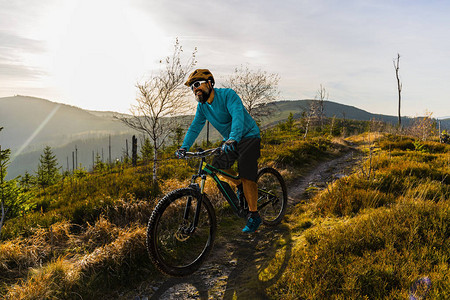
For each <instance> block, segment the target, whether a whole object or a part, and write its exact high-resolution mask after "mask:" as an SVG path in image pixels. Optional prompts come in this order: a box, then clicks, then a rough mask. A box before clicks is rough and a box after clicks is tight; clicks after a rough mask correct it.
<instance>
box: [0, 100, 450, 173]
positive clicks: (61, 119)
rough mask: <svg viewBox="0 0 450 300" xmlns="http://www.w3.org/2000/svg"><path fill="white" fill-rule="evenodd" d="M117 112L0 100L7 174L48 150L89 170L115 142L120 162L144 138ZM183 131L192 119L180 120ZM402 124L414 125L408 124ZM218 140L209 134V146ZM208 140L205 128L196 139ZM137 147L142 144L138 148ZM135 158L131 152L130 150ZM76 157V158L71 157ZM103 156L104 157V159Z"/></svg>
mask: <svg viewBox="0 0 450 300" xmlns="http://www.w3.org/2000/svg"><path fill="white" fill-rule="evenodd" d="M311 101H312V100H294V101H279V102H274V103H273V104H271V105H272V106H273V111H274V113H273V114H272V115H271V116H270V117H269V118H267V119H265V120H264V121H263V124H262V126H270V125H271V124H275V123H278V122H280V121H283V120H285V119H286V118H287V117H288V115H289V114H290V113H291V112H292V113H293V114H294V116H295V117H300V116H301V113H302V111H304V110H306V109H307V107H308V105H309V103H310V102H311ZM324 107H325V115H326V116H327V117H333V116H336V117H337V118H346V119H355V120H372V119H374V118H375V119H377V120H382V121H385V122H390V123H393V124H395V123H396V122H397V117H394V116H386V115H380V114H372V113H369V112H366V111H364V110H361V109H358V108H356V107H353V106H348V105H343V104H339V103H335V102H331V101H325V106H324ZM115 115H119V114H118V113H115V112H101V111H89V110H84V109H81V108H78V107H74V106H70V105H66V104H61V103H56V102H51V101H49V100H46V99H40V98H34V97H27V96H14V97H6V98H0V127H4V128H3V130H2V131H1V132H0V145H1V147H2V149H5V148H10V149H11V150H12V157H13V159H12V163H11V165H10V166H9V168H8V177H9V178H12V177H15V176H18V175H21V174H23V173H24V172H25V171H28V172H30V173H34V171H35V170H37V165H38V162H39V156H40V155H41V154H42V151H43V149H44V147H45V146H46V145H48V146H51V147H52V149H53V151H54V153H55V154H56V156H57V158H58V161H59V164H60V166H62V169H63V170H66V169H72V168H73V161H72V155H74V154H75V153H76V154H77V158H78V160H77V161H78V165H79V164H82V165H83V166H84V167H85V168H87V169H89V168H91V167H92V164H93V162H92V161H93V157H92V156H93V155H94V156H96V155H97V154H98V155H99V156H100V157H102V156H103V160H104V161H107V160H108V159H109V143H110V142H109V140H110V139H111V159H112V160H116V159H120V158H121V157H122V156H123V154H124V151H125V149H126V141H127V140H128V143H129V149H131V137H132V135H137V136H139V139H140V140H141V141H142V140H143V137H142V134H140V133H138V132H136V131H135V130H132V129H130V128H129V127H127V126H125V125H124V124H123V123H122V122H120V121H118V120H116V119H114V116H115ZM182 118H183V119H184V120H183V123H184V124H185V128H187V127H188V125H189V124H190V122H191V121H192V118H193V116H186V117H182ZM402 120H404V124H407V123H408V122H410V121H411V120H412V119H409V118H404V119H402ZM441 127H442V128H447V129H449V128H450V119H445V120H441ZM219 138H220V136H219V134H218V133H217V131H215V129H213V128H211V135H210V139H211V140H217V139H219ZM202 140H206V126H205V128H204V129H203V132H202V133H201V135H200V136H199V138H198V139H197V141H199V142H201V141H202ZM138 144H139V143H138ZM129 151H130V152H131V150H129ZM72 152H73V153H74V154H72ZM102 153H103V155H102Z"/></svg>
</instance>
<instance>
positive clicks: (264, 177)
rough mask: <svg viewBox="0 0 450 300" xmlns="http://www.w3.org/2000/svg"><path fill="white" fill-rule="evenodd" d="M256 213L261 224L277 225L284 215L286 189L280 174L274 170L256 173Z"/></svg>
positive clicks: (286, 200)
mask: <svg viewBox="0 0 450 300" xmlns="http://www.w3.org/2000/svg"><path fill="white" fill-rule="evenodd" d="M257 183H258V211H259V214H260V215H261V218H262V220H263V223H264V224H266V225H271V226H273V225H278V224H280V222H281V219H283V217H284V215H285V213H286V207H287V202H288V198H287V189H286V183H285V182H284V179H283V177H282V176H281V174H280V173H279V172H278V171H277V170H275V169H274V168H270V167H267V168H263V169H261V170H259V172H258V179H257Z"/></svg>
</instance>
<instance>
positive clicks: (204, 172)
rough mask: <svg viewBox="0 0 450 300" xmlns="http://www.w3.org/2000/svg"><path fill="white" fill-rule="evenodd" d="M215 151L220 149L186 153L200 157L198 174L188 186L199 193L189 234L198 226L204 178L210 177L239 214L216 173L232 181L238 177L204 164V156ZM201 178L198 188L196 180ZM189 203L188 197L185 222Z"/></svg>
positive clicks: (190, 200) (186, 216)
mask: <svg viewBox="0 0 450 300" xmlns="http://www.w3.org/2000/svg"><path fill="white" fill-rule="evenodd" d="M217 151H220V148H215V149H211V150H206V151H203V152H200V154H199V153H198V152H197V153H193V152H187V153H186V154H187V155H192V157H200V163H199V167H198V172H197V174H195V175H193V176H192V179H191V184H190V185H189V186H190V187H193V188H195V189H197V190H199V191H200V194H201V198H200V199H201V200H200V201H198V202H197V207H196V208H195V215H194V222H193V223H192V224H191V226H190V228H189V230H188V231H189V233H193V232H194V231H195V228H196V227H197V225H198V220H199V216H200V209H201V204H202V201H203V197H204V195H205V182H206V178H207V177H208V176H210V177H211V178H212V179H213V180H214V182H215V183H216V186H217V188H218V189H219V190H220V191H221V192H222V193H223V195H227V197H225V199H226V200H227V202H228V203H229V204H230V206H231V207H232V208H233V210H234V211H235V212H236V213H238V212H239V207H236V205H235V204H234V203H233V201H231V196H230V195H229V193H228V192H227V191H226V189H225V188H224V186H223V185H222V182H221V180H220V179H219V177H218V176H217V173H218V174H220V175H223V176H225V177H228V178H232V179H239V178H240V177H239V176H234V175H231V174H229V173H227V172H224V171H222V170H220V169H217V168H215V167H214V166H212V165H210V164H208V163H206V156H208V155H210V154H213V153H215V152H217ZM199 177H200V178H201V181H200V186H198V184H197V183H196V180H197V178H199ZM191 202H192V199H191V198H190V197H189V198H188V200H187V202H186V207H185V210H184V219H185V220H186V221H187V220H189V211H190V208H191Z"/></svg>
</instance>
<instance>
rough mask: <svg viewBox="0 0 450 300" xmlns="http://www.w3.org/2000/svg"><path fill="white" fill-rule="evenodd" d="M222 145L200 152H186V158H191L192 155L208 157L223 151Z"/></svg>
mask: <svg viewBox="0 0 450 300" xmlns="http://www.w3.org/2000/svg"><path fill="white" fill-rule="evenodd" d="M221 149H222V148H221V147H217V148H213V149H207V150H204V151H199V152H186V156H185V157H184V158H190V157H199V158H202V157H207V156H211V155H214V154H216V153H217V152H220V151H221Z"/></svg>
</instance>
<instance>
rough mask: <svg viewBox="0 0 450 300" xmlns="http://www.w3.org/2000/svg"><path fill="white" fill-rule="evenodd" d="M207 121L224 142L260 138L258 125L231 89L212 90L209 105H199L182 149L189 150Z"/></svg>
mask: <svg viewBox="0 0 450 300" xmlns="http://www.w3.org/2000/svg"><path fill="white" fill-rule="evenodd" d="M206 120H208V121H209V122H210V123H211V125H212V126H214V128H216V129H217V131H219V132H220V134H221V135H222V136H223V138H224V140H228V139H233V140H235V141H237V142H239V141H240V140H241V139H242V138H248V137H257V138H259V137H260V134H259V128H258V125H256V122H255V120H253V118H252V117H251V116H250V114H249V113H248V112H247V110H246V109H245V107H244V105H243V104H242V101H241V98H239V96H238V95H237V94H236V92H235V91H233V90H232V89H218V88H215V89H214V100H213V102H212V103H211V104H209V103H208V102H206V103H199V104H198V105H197V112H196V113H195V117H194V120H193V121H192V124H191V126H189V129H188V131H187V133H186V136H185V137H184V141H183V145H182V146H181V147H182V148H185V149H187V150H189V149H190V148H191V146H192V144H194V142H195V139H196V138H197V137H198V135H199V134H200V131H201V130H202V129H203V126H204V125H205V122H206Z"/></svg>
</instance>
